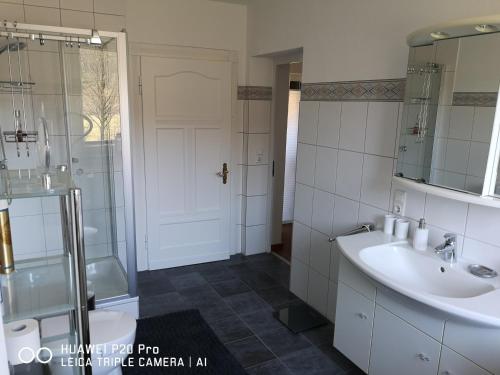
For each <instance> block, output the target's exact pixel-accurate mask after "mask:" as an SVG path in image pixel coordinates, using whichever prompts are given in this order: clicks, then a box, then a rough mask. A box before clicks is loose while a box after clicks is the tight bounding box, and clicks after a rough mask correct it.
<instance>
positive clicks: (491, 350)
mask: <svg viewBox="0 0 500 375" xmlns="http://www.w3.org/2000/svg"><path fill="white" fill-rule="evenodd" d="M443 344H444V345H446V346H447V347H449V348H451V349H453V350H454V351H455V352H457V353H460V354H461V355H463V356H464V357H466V358H468V359H469V360H471V361H472V362H474V363H477V364H478V365H479V366H481V367H482V368H484V369H486V370H487V371H489V372H491V373H492V374H500V329H498V328H490V327H480V326H476V325H473V324H468V323H466V322H463V323H462V322H458V321H451V320H450V321H447V322H446V326H445V329H444V338H443Z"/></svg>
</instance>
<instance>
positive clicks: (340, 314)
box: [333, 255, 500, 375]
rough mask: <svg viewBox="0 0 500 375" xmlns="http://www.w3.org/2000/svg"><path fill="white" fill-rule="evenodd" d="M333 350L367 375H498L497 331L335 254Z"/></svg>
mask: <svg viewBox="0 0 500 375" xmlns="http://www.w3.org/2000/svg"><path fill="white" fill-rule="evenodd" d="M339 263H340V269H339V284H338V285H339V287H338V295H337V316H336V319H335V335H334V342H333V345H334V346H335V347H336V348H337V349H338V350H339V351H340V352H342V353H343V354H344V355H345V356H346V357H347V358H349V359H350V360H351V361H352V362H353V363H354V364H356V365H357V366H358V367H359V368H360V369H361V370H363V371H364V372H365V373H367V374H370V375H372V374H373V375H400V374H402V373H405V374H408V375H413V374H415V375H488V374H490V375H491V374H495V375H500V351H499V349H498V348H500V329H495V328H488V327H480V326H476V325H472V324H470V323H468V322H465V321H461V320H458V319H456V318H454V317H452V316H450V315H447V314H445V313H443V312H440V311H437V310H436V309H433V308H431V307H429V306H426V305H424V304H422V303H420V302H417V301H414V300H412V299H410V298H408V297H406V296H402V295H401V294H399V293H396V292H394V291H393V290H390V289H388V288H387V287H385V286H384V285H381V284H379V283H378V282H376V281H374V280H372V279H371V278H369V277H368V276H367V275H366V274H364V273H363V272H362V271H360V270H359V269H358V268H357V267H356V266H355V265H354V264H352V263H351V262H350V261H349V260H348V259H347V258H346V257H345V256H343V255H340V262H339Z"/></svg>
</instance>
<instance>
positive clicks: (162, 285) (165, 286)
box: [137, 277, 175, 297]
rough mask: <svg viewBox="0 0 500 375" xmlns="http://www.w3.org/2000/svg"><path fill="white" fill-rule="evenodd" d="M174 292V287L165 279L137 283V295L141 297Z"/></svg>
mask: <svg viewBox="0 0 500 375" xmlns="http://www.w3.org/2000/svg"><path fill="white" fill-rule="evenodd" d="M174 291H175V288H174V286H173V285H172V284H171V283H170V281H169V280H168V279H167V278H165V277H164V278H163V279H154V278H152V279H147V280H143V281H140V282H139V283H137V294H138V295H139V297H148V296H154V295H157V294H164V293H168V292H174Z"/></svg>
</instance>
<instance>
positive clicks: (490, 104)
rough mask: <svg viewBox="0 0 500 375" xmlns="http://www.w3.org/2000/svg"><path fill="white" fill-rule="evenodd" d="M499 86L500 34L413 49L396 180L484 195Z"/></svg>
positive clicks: (499, 186)
mask: <svg viewBox="0 0 500 375" xmlns="http://www.w3.org/2000/svg"><path fill="white" fill-rule="evenodd" d="M499 84H500V33H490V34H482V35H474V36H465V37H460V38H453V39H442V40H435V41H434V43H433V44H431V45H425V46H418V47H411V48H410V55H409V59H408V72H407V81H406V91H405V100H404V106H403V117H402V124H401V133H400V141H399V153H398V162H397V168H396V176H399V177H406V178H410V179H414V180H417V181H418V182H422V183H426V184H431V185H437V186H441V187H446V188H449V189H454V190H460V191H466V192H469V193H473V194H477V195H481V194H482V193H483V184H484V181H485V173H486V166H487V162H488V156H489V153H490V142H491V139H492V129H493V121H494V117H495V109H496V103H497V95H498V91H499ZM495 142H496V141H495ZM496 185H497V187H496V189H495V193H496V194H500V183H497V184H496Z"/></svg>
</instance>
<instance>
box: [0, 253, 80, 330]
mask: <svg viewBox="0 0 500 375" xmlns="http://www.w3.org/2000/svg"><path fill="white" fill-rule="evenodd" d="M71 280H72V278H71V271H70V269H69V259H68V256H63V255H61V256H57V257H49V258H44V259H43V260H42V259H34V260H29V261H24V262H23V261H20V262H17V263H16V271H15V272H14V273H13V274H11V275H3V276H1V283H2V295H3V299H4V304H3V307H4V323H6V322H11V321H15V320H19V319H27V318H44V317H50V316H55V315H60V314H63V313H67V312H69V311H71V310H73V309H74V303H73V298H72V294H71V292H70V290H71V283H72V281H71Z"/></svg>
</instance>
